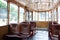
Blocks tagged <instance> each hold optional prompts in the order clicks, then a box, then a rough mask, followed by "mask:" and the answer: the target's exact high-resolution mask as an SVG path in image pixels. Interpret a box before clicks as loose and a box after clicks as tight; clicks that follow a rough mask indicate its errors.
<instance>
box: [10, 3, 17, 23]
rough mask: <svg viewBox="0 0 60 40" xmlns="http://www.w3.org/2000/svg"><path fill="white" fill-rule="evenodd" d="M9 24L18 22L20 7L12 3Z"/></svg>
mask: <svg viewBox="0 0 60 40" xmlns="http://www.w3.org/2000/svg"><path fill="white" fill-rule="evenodd" d="M9 16H10V18H9V23H17V22H18V7H17V5H15V4H13V3H10V14H9Z"/></svg>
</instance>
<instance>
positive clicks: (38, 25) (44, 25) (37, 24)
mask: <svg viewBox="0 0 60 40" xmlns="http://www.w3.org/2000/svg"><path fill="white" fill-rule="evenodd" d="M36 26H37V28H48V26H49V25H48V22H39V21H38V22H36Z"/></svg>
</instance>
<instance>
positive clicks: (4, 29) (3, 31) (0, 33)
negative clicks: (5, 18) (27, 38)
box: [0, 26, 8, 40]
mask: <svg viewBox="0 0 60 40" xmlns="http://www.w3.org/2000/svg"><path fill="white" fill-rule="evenodd" d="M6 33H8V27H7V26H3V27H1V26H0V40H3V39H2V37H3V35H4V34H6Z"/></svg>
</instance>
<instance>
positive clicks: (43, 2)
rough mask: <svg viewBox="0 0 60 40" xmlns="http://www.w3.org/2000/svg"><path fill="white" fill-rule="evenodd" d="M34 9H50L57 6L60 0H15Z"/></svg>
mask: <svg viewBox="0 0 60 40" xmlns="http://www.w3.org/2000/svg"><path fill="white" fill-rule="evenodd" d="M15 1H17V2H19V3H21V4H23V5H26V6H27V7H29V8H31V9H33V10H49V9H52V8H53V7H55V5H57V3H58V2H59V0H15Z"/></svg>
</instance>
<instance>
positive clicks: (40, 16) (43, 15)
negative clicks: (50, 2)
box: [39, 12, 45, 21]
mask: <svg viewBox="0 0 60 40" xmlns="http://www.w3.org/2000/svg"><path fill="white" fill-rule="evenodd" d="M39 21H45V12H40V13H39Z"/></svg>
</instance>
